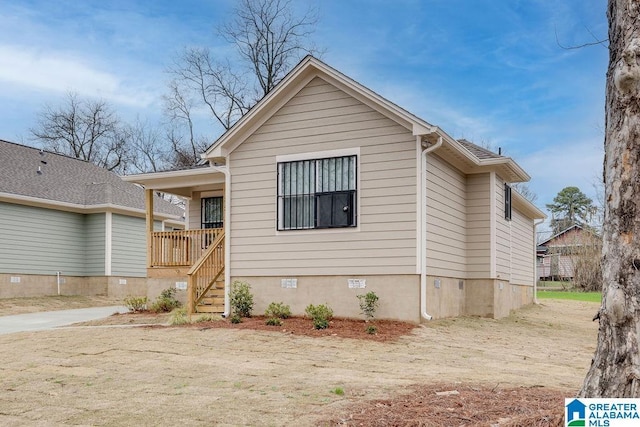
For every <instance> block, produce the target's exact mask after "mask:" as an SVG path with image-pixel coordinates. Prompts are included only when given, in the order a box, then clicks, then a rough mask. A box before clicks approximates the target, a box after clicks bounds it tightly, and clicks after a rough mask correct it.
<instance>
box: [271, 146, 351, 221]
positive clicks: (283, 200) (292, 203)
mask: <svg viewBox="0 0 640 427" xmlns="http://www.w3.org/2000/svg"><path fill="white" fill-rule="evenodd" d="M356 177H357V174H356V156H344V157H330V158H325V159H314V160H299V161H293V162H281V163H278V230H304V229H311V228H338V227H355V226H356V191H357V188H356V181H357V179H356Z"/></svg>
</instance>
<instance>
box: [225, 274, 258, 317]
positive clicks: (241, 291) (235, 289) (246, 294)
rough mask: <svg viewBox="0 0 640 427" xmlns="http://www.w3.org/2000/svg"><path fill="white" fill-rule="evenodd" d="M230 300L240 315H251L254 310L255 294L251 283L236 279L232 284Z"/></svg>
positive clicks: (235, 311)
mask: <svg viewBox="0 0 640 427" xmlns="http://www.w3.org/2000/svg"><path fill="white" fill-rule="evenodd" d="M229 300H230V302H231V307H232V308H233V313H234V314H237V315H238V316H240V317H251V310H253V294H252V293H251V285H250V284H248V283H246V282H240V281H237V280H236V281H235V282H233V283H232V284H231V292H230V293H229Z"/></svg>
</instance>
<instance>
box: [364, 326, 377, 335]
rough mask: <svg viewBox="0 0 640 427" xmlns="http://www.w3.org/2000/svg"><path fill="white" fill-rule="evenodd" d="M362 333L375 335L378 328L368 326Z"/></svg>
mask: <svg viewBox="0 0 640 427" xmlns="http://www.w3.org/2000/svg"><path fill="white" fill-rule="evenodd" d="M364 331H365V332H366V333H368V334H369V335H375V334H377V333H378V328H377V327H376V326H375V325H372V324H369V325H367V327H366V328H364Z"/></svg>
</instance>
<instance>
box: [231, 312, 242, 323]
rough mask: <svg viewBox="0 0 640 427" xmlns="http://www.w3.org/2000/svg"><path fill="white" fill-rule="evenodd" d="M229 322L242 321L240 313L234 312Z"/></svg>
mask: <svg viewBox="0 0 640 427" xmlns="http://www.w3.org/2000/svg"><path fill="white" fill-rule="evenodd" d="M231 323H242V317H240V315H239V314H237V313H234V314H233V315H232V316H231Z"/></svg>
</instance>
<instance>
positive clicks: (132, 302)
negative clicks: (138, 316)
mask: <svg viewBox="0 0 640 427" xmlns="http://www.w3.org/2000/svg"><path fill="white" fill-rule="evenodd" d="M147 302H149V299H148V298H147V297H133V296H128V297H126V298H125V299H124V305H125V306H126V307H127V309H129V311H130V312H131V313H140V312H141V311H147Z"/></svg>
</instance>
